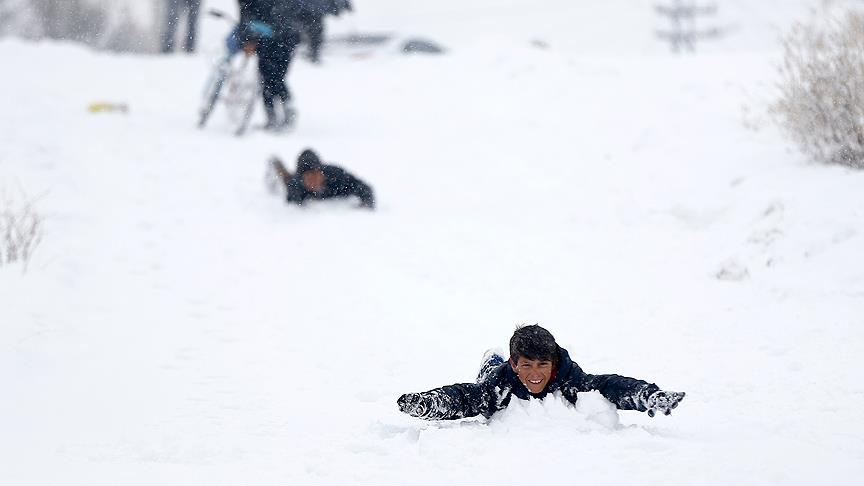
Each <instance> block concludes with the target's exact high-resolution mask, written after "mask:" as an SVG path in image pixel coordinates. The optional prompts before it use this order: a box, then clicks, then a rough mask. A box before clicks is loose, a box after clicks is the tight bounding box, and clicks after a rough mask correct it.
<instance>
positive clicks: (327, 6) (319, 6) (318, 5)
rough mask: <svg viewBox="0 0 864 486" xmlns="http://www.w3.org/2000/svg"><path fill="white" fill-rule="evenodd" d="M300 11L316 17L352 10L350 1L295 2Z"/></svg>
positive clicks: (311, 0) (297, 0) (320, 0)
mask: <svg viewBox="0 0 864 486" xmlns="http://www.w3.org/2000/svg"><path fill="white" fill-rule="evenodd" d="M296 2H297V4H298V5H299V6H300V8H301V9H302V10H305V11H307V12H311V13H314V14H317V15H322V16H323V15H325V14H330V15H339V14H340V13H342V12H343V11H348V12H350V11H351V10H352V6H351V2H350V0H296Z"/></svg>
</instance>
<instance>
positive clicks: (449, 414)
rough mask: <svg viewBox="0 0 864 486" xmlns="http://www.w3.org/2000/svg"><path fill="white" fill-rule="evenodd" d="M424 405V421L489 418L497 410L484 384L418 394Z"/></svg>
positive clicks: (443, 388)
mask: <svg viewBox="0 0 864 486" xmlns="http://www.w3.org/2000/svg"><path fill="white" fill-rule="evenodd" d="M419 395H420V396H421V397H422V400H423V403H424V405H426V413H425V414H424V415H423V416H422V417H420V418H422V419H425V420H456V419H461V418H466V417H476V416H477V415H482V416H484V417H487V418H488V417H491V416H492V414H493V413H495V412H496V411H498V410H499V408H500V405H499V404H498V400H496V399H495V397H494V393H493V390H491V389H490V388H489V386H488V384H486V383H457V384H455V385H448V386H442V387H441V388H435V389H434V390H429V391H427V392H422V393H420V394H419Z"/></svg>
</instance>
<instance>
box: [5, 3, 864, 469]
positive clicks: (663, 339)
mask: <svg viewBox="0 0 864 486" xmlns="http://www.w3.org/2000/svg"><path fill="white" fill-rule="evenodd" d="M210 3H211V4H213V5H219V4H223V5H225V6H228V7H230V6H231V5H233V2H232V1H230V0H222V1H220V2H217V1H215V0H214V1H212V2H210ZM463 3H465V2H458V1H456V0H448V1H443V0H441V1H436V2H420V1H419V0H414V1H397V0H388V1H384V0H380V1H376V2H373V1H371V0H370V1H365V2H364V1H361V0H356V1H355V5H356V7H357V13H356V14H354V15H352V16H349V17H346V18H343V19H340V20H339V21H338V22H334V23H333V24H331V27H332V29H331V33H332V34H333V35H338V34H344V33H350V32H390V33H393V34H394V37H395V40H394V42H393V43H392V44H388V45H386V46H384V47H383V48H381V49H378V50H374V51H371V50H370V51H367V50H362V51H360V52H358V51H352V50H350V49H346V48H344V47H342V48H336V47H333V48H331V49H330V50H328V51H327V52H326V53H325V56H324V61H325V63H324V65H322V66H312V65H309V64H308V63H306V62H305V61H302V60H300V61H298V62H297V63H296V64H295V65H294V66H293V67H292V72H291V74H290V81H291V85H292V88H293V89H294V92H295V95H296V98H297V105H298V108H299V111H300V121H299V126H298V129H297V131H296V132H294V133H292V134H290V135H286V136H278V137H277V136H272V135H269V134H265V133H261V132H253V133H251V134H250V135H249V136H247V137H244V138H240V139H238V138H234V137H232V136H230V135H229V133H228V131H227V128H226V127H225V126H224V125H220V123H219V122H218V120H216V121H215V122H214V123H213V125H212V126H209V127H208V128H207V129H206V130H203V131H199V130H197V129H196V128H195V127H194V122H195V115H194V114H195V109H196V106H197V102H198V94H199V92H200V88H201V85H202V84H203V81H204V78H205V75H206V72H207V69H208V66H209V63H210V62H211V61H212V58H213V56H215V54H216V53H217V49H216V47H215V46H217V44H218V38H219V37H220V36H221V34H222V32H223V27H222V25H221V24H219V23H217V22H215V21H210V20H208V21H206V22H205V23H204V24H203V29H204V39H205V42H204V44H203V45H205V46H214V47H212V48H210V49H207V48H205V49H204V50H203V51H204V52H202V53H201V54H200V55H198V56H192V57H184V56H178V57H173V58H163V57H133V56H116V55H108V54H104V53H94V52H92V51H88V50H86V49H83V48H81V47H79V46H75V45H70V44H57V43H48V42H44V43H38V44H33V43H26V42H21V41H15V40H9V39H7V40H3V41H0V54H2V57H3V58H4V59H6V64H5V66H6V67H5V68H4V73H13V75H4V76H3V77H2V78H0V88H2V92H3V93H5V94H6V95H5V96H3V98H2V101H0V103H2V112H3V113H4V116H3V117H2V118H0V147H2V148H0V184H4V185H5V187H7V188H12V190H11V191H9V192H10V193H17V191H18V188H23V190H24V191H25V192H26V194H28V195H29V196H30V197H33V198H37V200H36V207H37V208H38V209H39V210H40V211H41V212H42V213H43V214H44V215H45V234H44V240H43V242H42V244H41V246H40V247H39V248H38V250H37V253H36V257H35V259H34V260H33V261H32V262H31V263H30V266H29V268H28V270H27V271H26V273H25V272H23V271H22V270H23V269H22V268H21V267H20V266H12V267H0V385H2V386H0V484H4V485H5V484H9V485H29V484H33V485H36V484H38V485H44V484H67V485H73V484H81V485H85V484H86V485H106V486H107V485H114V484H124V485H132V484H142V485H143V484H147V485H150V484H184V485H185V484H208V485H216V484H226V485H236V484H304V485H305V484H322V485H323V484H369V485H372V484H375V485H389V484H393V485H397V484H418V485H419V484H430V485H432V484H436V485H437V484H443V483H451V484H477V483H478V482H483V483H486V482H489V483H495V484H521V483H524V482H525V481H528V480H531V481H536V482H538V484H542V483H549V482H552V481H555V482H556V483H564V484H576V483H582V484H620V483H623V482H627V483H633V482H638V483H641V482H646V483H660V482H664V483H675V484H736V485H746V484H754V485H764V484H838V485H840V484H850V485H851V484H857V482H858V477H860V476H861V473H864V439H862V432H864V428H862V425H861V424H862V421H861V420H860V417H859V415H860V413H859V411H860V410H861V408H862V406H864V385H862V382H861V379H860V371H859V368H860V363H861V358H860V356H861V355H862V352H864V343H862V330H861V329H862V324H864V263H862V261H861V258H860V253H861V248H862V244H864V235H862V233H864V228H862V223H861V221H862V212H864V209H862V208H864V192H862V191H861V189H860V188H861V185H862V183H864V174H861V173H857V172H851V171H848V170H845V169H841V168H832V167H821V166H814V165H811V164H809V163H807V161H806V160H804V158H803V157H802V156H801V155H799V154H798V153H797V152H795V151H794V149H793V148H792V146H791V144H790V143H789V142H788V141H787V140H786V139H785V138H784V137H783V136H782V135H781V134H780V133H778V132H777V131H776V130H775V129H774V128H773V127H772V126H771V125H770V124H769V123H768V120H767V118H766V116H765V115H764V112H765V108H766V105H767V103H768V102H769V101H770V95H771V93H772V89H771V83H772V82H773V79H774V70H773V67H772V66H773V64H774V63H776V62H777V61H778V60H779V50H778V49H777V48H776V42H775V30H779V29H781V28H782V26H783V25H788V22H790V21H791V20H792V19H794V18H796V17H800V16H801V15H803V12H805V11H806V4H807V3H806V2H803V1H802V2H797V1H796V2H793V1H781V0H776V1H771V2H768V1H765V2H759V6H758V7H757V6H749V3H750V2H743V1H742V2H732V1H729V2H720V9H721V12H722V13H723V16H724V19H725V20H724V22H727V23H729V24H730V25H731V24H735V25H737V26H738V27H737V29H738V30H737V32H738V33H737V34H735V35H730V36H729V37H728V38H726V39H723V40H719V41H715V42H714V43H713V44H711V45H710V46H709V44H707V43H706V44H705V49H704V52H702V53H700V54H699V55H698V56H684V57H673V56H670V55H668V54H667V52H666V50H667V49H666V48H665V46H663V45H662V44H660V43H659V42H657V41H656V40H654V39H653V37H652V36H651V35H652V34H651V33H652V32H653V29H655V28H660V27H662V26H663V25H662V22H661V21H659V20H657V19H655V15H654V14H653V12H652V11H651V2H642V1H624V0H614V1H613V0H610V1H606V2H571V1H565V0H558V1H549V2H544V3H543V7H542V8H541V7H535V8H529V9H526V8H525V5H532V4H533V3H534V2H528V1H516V0H510V1H508V2H493V1H491V0H486V1H480V0H478V1H475V2H471V3H470V5H469V6H464V5H462V4H463ZM595 3H596V5H594V4H595ZM493 4H494V5H497V6H492V5H493ZM499 4H500V5H499ZM769 5H770V8H769ZM544 9H545V10H544ZM759 12H764V15H762V14H759ZM541 21H546V23H541ZM600 34H602V35H603V37H602V39H605V42H604V41H600V40H597V41H595V40H593V39H597V37H596V36H597V35H600ZM413 35H417V36H425V37H429V38H433V39H435V40H437V41H439V42H441V43H442V44H444V45H446V46H447V47H448V48H449V49H450V52H449V53H448V54H447V55H446V56H441V57H423V56H415V57H406V56H402V55H400V54H398V53H397V44H398V39H403V38H406V37H410V36H413ZM537 39H539V40H542V41H543V42H545V43H546V44H548V48H546V49H543V48H539V47H537V43H535V42H533V41H534V40H537ZM102 100H107V101H121V102H125V103H128V104H129V106H130V112H129V114H128V115H125V116H124V115H121V114H98V115H94V114H90V113H88V112H87V110H86V107H87V106H88V104H89V103H91V102H93V101H102ZM310 146H311V147H314V148H315V149H317V150H318V151H319V152H320V153H321V155H322V156H323V158H325V159H326V160H329V161H333V162H338V163H340V164H342V165H345V166H346V167H348V168H349V169H350V170H352V171H353V172H355V173H356V174H357V175H359V176H360V177H362V178H364V179H365V180H367V181H369V182H370V183H372V184H373V185H374V187H375V189H376V191H377V193H378V200H379V208H378V210H376V211H375V212H366V211H362V210H356V209H354V208H353V207H352V204H350V203H347V202H337V203H321V204H315V205H312V206H310V207H307V208H303V209H298V208H293V207H287V206H286V205H285V204H284V203H282V201H280V200H279V199H277V198H275V197H274V196H272V195H270V194H268V193H267V191H266V190H265V189H264V185H263V175H264V169H265V161H266V158H267V157H268V156H269V155H270V154H274V153H275V154H279V155H281V156H283V157H285V158H286V159H293V158H294V157H296V155H297V154H298V153H299V152H300V151H301V150H302V149H303V148H305V147H310ZM718 277H719V278H718ZM520 322H529V323H533V322H539V323H541V324H543V325H545V326H546V327H548V328H549V329H550V330H551V331H552V332H553V334H554V335H555V336H556V337H557V338H558V341H559V342H560V343H561V344H562V345H563V346H565V347H567V348H568V349H569V350H570V353H571V356H572V357H573V358H574V359H575V360H576V361H577V362H578V363H579V364H580V365H581V366H582V367H583V368H584V369H585V370H586V371H588V372H595V373H619V374H624V375H629V376H634V377H638V378H643V379H647V380H649V381H654V382H656V383H657V384H658V385H660V386H661V387H663V388H666V389H671V390H676V391H678V390H680V391H686V392H687V393H688V395H687V398H686V400H685V401H684V402H683V403H682V405H681V406H680V407H679V408H678V409H676V410H675V413H673V415H672V416H671V417H656V418H653V419H651V418H649V417H647V416H646V415H644V414H639V413H636V412H620V413H617V412H614V411H613V410H611V409H610V408H609V406H608V403H606V402H605V401H604V400H602V398H599V397H597V396H596V395H595V394H586V395H584V396H583V397H582V398H583V399H582V400H581V401H580V403H579V405H578V406H577V407H575V410H574V409H573V407H571V406H569V405H568V404H566V403H565V402H563V401H562V400H560V399H550V400H547V401H545V402H543V403H539V402H531V403H520V404H518V405H517V406H511V407H510V408H509V409H507V410H506V411H505V412H502V413H500V414H498V415H496V416H495V417H493V418H492V419H491V420H489V421H488V423H483V422H482V421H477V420H468V421H461V422H451V423H427V422H421V421H418V420H414V419H412V418H410V417H407V416H404V415H401V414H399V413H398V411H397V410H396V406H395V400H396V398H397V397H398V396H399V394H401V393H403V392H407V391H420V390H425V389H429V388H432V387H435V386H440V385H444V384H449V383H453V382H457V381H469V380H471V379H472V378H473V376H474V374H475V373H476V369H477V367H478V366H479V364H480V358H481V356H482V354H483V352H484V350H485V349H487V348H489V347H495V346H498V347H504V346H506V342H507V339H508V338H509V336H510V334H511V332H512V330H513V327H514V326H515V324H517V323H520Z"/></svg>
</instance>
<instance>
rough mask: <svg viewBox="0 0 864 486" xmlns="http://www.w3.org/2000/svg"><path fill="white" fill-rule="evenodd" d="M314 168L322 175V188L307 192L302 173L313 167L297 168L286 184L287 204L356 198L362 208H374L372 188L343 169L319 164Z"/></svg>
mask: <svg viewBox="0 0 864 486" xmlns="http://www.w3.org/2000/svg"><path fill="white" fill-rule="evenodd" d="M314 168H317V169H319V170H321V171H322V172H323V173H324V179H325V181H326V182H325V185H324V188H323V189H322V190H321V191H318V192H312V191H309V190H307V189H306V187H305V186H304V185H303V172H306V171H307V170H310V169H313V167H298V170H297V173H296V174H295V175H294V176H293V177H291V179H289V180H288V181H287V182H286V186H287V200H288V202H290V203H296V204H303V203H304V202H305V201H306V200H307V199H330V198H340V197H349V196H357V197H358V198H360V204H361V205H362V206H364V207H367V208H374V207H375V196H374V194H373V192H372V188H371V187H369V185H367V184H366V183H365V182H363V181H361V180H360V179H358V178H356V177H354V176H353V175H351V174H350V173H349V172H348V171H346V170H345V169H343V168H341V167H337V166H335V165H327V164H320V165H317V166H316V167H314Z"/></svg>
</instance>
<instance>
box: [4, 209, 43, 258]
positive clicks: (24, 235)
mask: <svg viewBox="0 0 864 486" xmlns="http://www.w3.org/2000/svg"><path fill="white" fill-rule="evenodd" d="M41 240H42V217H41V216H40V215H39V213H37V212H36V210H35V209H34V208H33V203H32V201H29V200H28V201H27V202H24V203H23V204H16V203H14V202H13V201H12V200H11V199H10V198H5V197H4V198H3V199H2V200H0V267H2V266H4V265H10V264H12V263H16V262H21V263H22V264H23V265H24V269H25V270H26V268H27V263H28V262H29V261H30V258H31V256H32V255H33V251H34V250H35V249H36V246H37V245H39V242H40V241H41Z"/></svg>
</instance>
